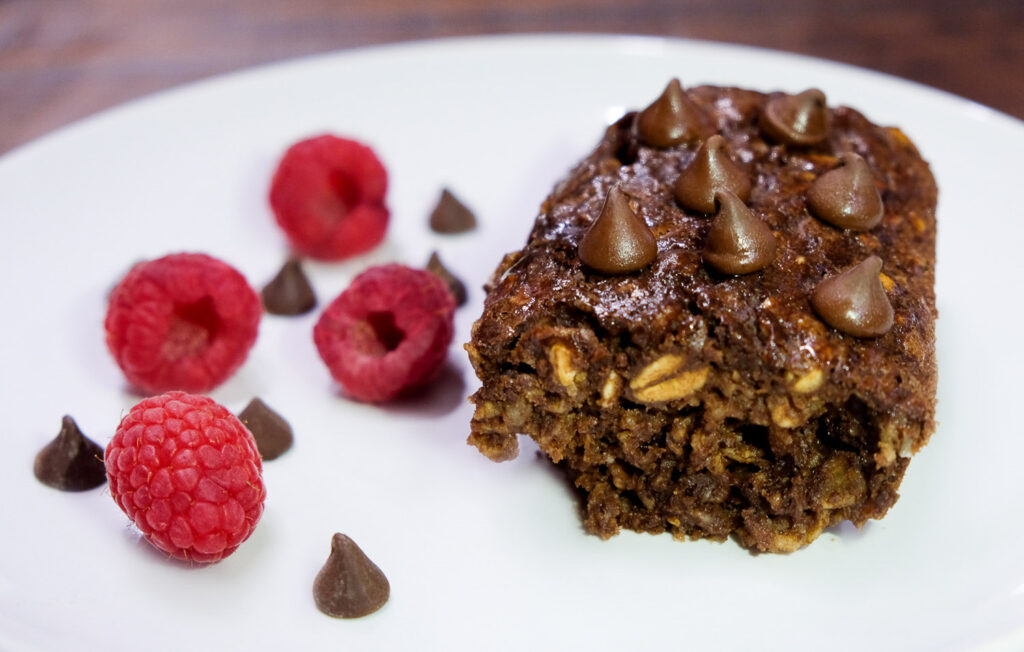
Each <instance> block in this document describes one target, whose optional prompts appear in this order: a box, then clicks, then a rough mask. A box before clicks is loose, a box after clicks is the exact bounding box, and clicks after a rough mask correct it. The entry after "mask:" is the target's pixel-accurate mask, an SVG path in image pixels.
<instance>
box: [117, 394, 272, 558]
mask: <svg viewBox="0 0 1024 652" xmlns="http://www.w3.org/2000/svg"><path fill="white" fill-rule="evenodd" d="M103 462H104V465H105V466H106V469H107V480H108V481H109V482H110V494H111V495H112V496H113V497H114V501H115V502H117V504H118V506H120V507H121V509H122V510H123V511H124V513H125V514H127V515H128V518H130V519H131V520H132V522H133V523H135V526H136V527H137V528H138V529H139V531H140V532H142V535H143V536H144V537H145V538H146V540H148V541H149V542H150V543H151V544H153V545H154V546H156V547H157V548H159V549H160V550H162V551H164V552H166V553H167V554H169V555H171V556H172V557H177V558H178V559H185V560H189V561H197V562H215V561H220V560H221V559H223V558H224V557H227V556H228V555H230V554H231V553H232V552H234V551H235V549H236V548H238V545H239V544H240V543H242V542H243V541H245V540H246V539H248V538H249V535H250V534H252V531H253V529H254V528H255V527H256V523H257V522H258V521H259V520H260V515H261V514H262V513H263V501H264V498H265V497H266V490H265V489H264V488H263V476H262V473H263V467H262V464H261V462H260V456H259V453H257V451H256V442H255V440H254V439H253V436H252V435H251V434H250V433H249V431H248V430H246V429H245V426H243V425H242V423H241V422H240V421H239V420H238V419H237V418H236V417H235V416H234V415H233V414H231V413H230V412H228V411H227V410H226V409H224V407H222V406H221V405H218V404H217V403H214V402H213V401H212V400H210V399H208V398H206V397H205V396H196V395H194V394H186V393H184V392H168V393H167V394H163V395H161V396H154V397H152V398H147V399H145V400H144V401H142V402H141V403H139V404H138V405H136V406H135V407H133V408H132V409H131V410H130V411H129V412H128V414H127V415H126V416H125V417H124V419H123V420H122V421H121V425H120V426H118V428H117V432H116V433H114V438H113V439H111V440H110V443H109V444H108V445H107V450H106V454H105V455H104V459H103Z"/></svg>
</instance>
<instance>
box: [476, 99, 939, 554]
mask: <svg viewBox="0 0 1024 652" xmlns="http://www.w3.org/2000/svg"><path fill="white" fill-rule="evenodd" d="M935 206H936V187H935V182H934V179H933V177H932V175H931V173H930V171H929V168H928V165H927V164H926V163H925V162H924V161H923V160H922V158H921V156H920V155H919V154H918V152H917V150H916V148H915V146H914V145H913V144H912V143H911V141H910V140H909V139H908V138H907V137H906V136H905V135H904V134H903V133H902V132H901V131H900V130H898V129H895V128H888V127H879V126H876V125H874V124H872V123H871V122H869V121H868V120H867V119H866V118H865V117H864V116H863V115H861V114H860V113H858V112H857V111H856V110H853V109H850V108H846V107H837V108H829V107H828V106H827V104H826V102H825V98H824V95H823V94H822V93H821V92H820V91H817V90H813V89H812V90H809V91H806V92H804V93H800V94H799V95H786V94H783V93H770V94H766V93H760V92H755V91H749V90H742V89H736V88H719V87H710V86H703V87H697V88H692V89H689V90H686V91H684V90H683V89H682V87H681V86H680V85H679V84H678V82H677V81H676V80H673V81H672V82H671V83H670V84H669V85H668V87H667V88H666V90H665V93H664V94H663V95H662V96H661V97H660V98H658V100H656V101H655V102H654V103H653V104H651V106H649V107H647V108H646V109H644V110H643V111H641V112H639V113H630V114H627V115H626V116H624V117H623V118H622V119H621V120H619V121H618V122H617V123H615V124H614V125H612V126H611V127H610V128H608V130H607V132H606V133H605V135H604V138H603V139H602V140H601V142H600V143H599V144H598V146H597V148H596V149H595V150H594V151H593V153H591V154H590V155H589V156H587V157H586V158H585V159H584V160H583V161H582V162H581V163H580V164H579V165H578V166H577V167H576V168H575V169H574V170H573V171H572V172H571V173H570V174H569V176H568V177H567V178H566V179H564V180H563V181H561V182H560V183H559V184H558V185H557V187H556V188H555V189H554V191H553V192H552V194H551V195H550V196H549V197H548V198H547V199H546V201H545V202H544V203H543V205H542V207H541V210H540V214H539V216H538V217H537V219H536V223H535V226H534V228H533V231H532V232H531V234H530V236H529V239H528V242H527V244H526V246H525V247H524V248H523V249H521V250H519V251H516V252H514V253H510V254H508V255H507V256H505V258H504V259H503V260H502V261H501V263H500V264H499V266H498V268H497V270H496V271H495V272H494V275H493V276H492V278H491V280H490V281H489V283H488V285H487V291H488V294H487V298H486V301H485V304H484V311H483V314H482V316H481V317H480V319H479V320H478V321H477V322H476V324H475V325H474V327H473V333H472V340H471V342H470V343H469V344H467V345H466V349H467V351H468V353H469V356H470V359H471V361H472V363H473V366H474V368H475V370H476V373H477V375H478V376H479V378H480V381H481V387H480V388H479V390H478V391H477V392H476V393H475V394H474V395H473V396H472V397H471V400H472V402H473V403H474V404H475V406H476V410H475V414H474V416H473V421H472V426H471V428H472V433H471V435H470V438H469V441H470V443H472V444H473V445H475V446H476V447H477V448H478V449H479V450H480V451H481V452H482V453H483V454H485V455H487V456H488V457H490V458H491V459H494V460H496V461H500V460H507V459H511V458H513V457H515V456H516V455H517V453H518V439H517V437H518V435H520V434H523V435H528V436H530V437H531V438H533V439H534V440H536V442H537V443H538V445H539V447H540V449H541V450H542V451H543V452H544V453H545V454H546V455H547V456H549V457H550V459H551V460H552V461H553V462H554V463H556V464H557V465H559V467H560V468H562V469H564V471H565V472H566V473H567V474H568V475H569V477H570V478H571V480H572V482H573V483H574V485H575V487H576V488H577V489H578V491H579V493H580V496H581V505H582V513H583V519H584V524H585V526H586V528H587V530H588V531H590V532H592V533H594V534H597V535H599V536H601V537H609V536H612V535H614V534H616V533H617V532H618V531H619V530H620V529H621V528H628V529H631V530H637V531H644V532H652V533H657V532H663V531H670V532H671V533H672V534H673V535H674V536H676V537H677V538H710V539H716V540H721V539H725V538H727V537H730V536H731V537H734V538H735V539H736V540H737V541H738V542H739V543H740V544H741V545H743V546H745V547H748V548H751V549H756V550H759V551H770V552H788V551H793V550H796V549H798V548H800V547H802V546H804V545H806V544H807V543H809V542H810V541H812V540H814V539H815V538H816V537H817V536H818V535H819V534H821V532H822V531H823V530H824V529H825V528H828V527H830V526H832V525H834V524H836V523H838V522H840V521H843V520H850V521H853V522H854V523H856V524H858V525H860V524H863V523H864V522H865V521H867V520H868V519H877V518H881V517H882V516H884V515H885V513H886V511H887V510H888V509H889V508H890V507H891V506H892V505H893V503H894V502H895V501H896V499H897V497H898V494H897V489H898V487H899V484H900V481H901V479H902V477H903V474H904V472H905V470H906V468H907V464H908V461H909V458H910V455H911V454H912V453H913V452H915V451H916V450H918V449H919V448H920V447H921V446H922V445H924V444H925V442H926V441H927V440H928V438H929V436H930V435H931V433H932V431H933V430H934V409H935V389H936V366H935V348H934V322H935V317H936V311H935V296H934V291H933V286H934V268H935Z"/></svg>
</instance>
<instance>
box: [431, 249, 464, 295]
mask: <svg viewBox="0 0 1024 652" xmlns="http://www.w3.org/2000/svg"><path fill="white" fill-rule="evenodd" d="M427 271H429V272H433V273H434V275H435V276H437V277H438V278H439V279H441V280H442V281H444V282H445V285H447V286H448V290H449V291H451V293H452V296H453V297H455V305H457V306H461V305H463V304H465V303H466V285H465V284H464V283H463V282H462V281H461V280H459V278H458V277H457V276H455V275H454V274H452V273H451V270H449V269H448V268H447V267H445V266H444V264H443V263H442V262H441V258H440V257H439V256H438V255H437V252H436V251H435V252H433V253H432V254H430V260H428V261H427Z"/></svg>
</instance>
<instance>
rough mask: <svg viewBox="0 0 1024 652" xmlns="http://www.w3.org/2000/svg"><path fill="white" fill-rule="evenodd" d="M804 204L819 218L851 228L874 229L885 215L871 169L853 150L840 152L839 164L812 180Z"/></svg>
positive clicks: (860, 229)
mask: <svg viewBox="0 0 1024 652" xmlns="http://www.w3.org/2000/svg"><path fill="white" fill-rule="evenodd" d="M807 207H808V208H809V209H810V211H811V213H812V214H813V215H814V216H815V217H817V218H818V219H819V220H822V221H823V222H828V223H829V224H831V225H833V226H838V227H839V228H841V229H852V230H854V231H867V230H869V229H873V228H874V227H876V226H878V225H879V223H881V221H882V216H883V215H884V214H885V205H884V204H883V203H882V196H881V195H880V194H879V193H878V187H877V186H875V176H874V175H873V174H872V173H871V168H869V167H868V164H867V162H866V161H865V160H864V159H863V158H861V157H860V156H859V155H857V154H854V153H853V152H848V153H846V154H843V157H842V165H841V166H840V167H837V168H834V169H832V170H829V171H828V172H826V173H825V174H823V175H821V176H820V177H818V178H817V179H815V180H814V183H812V184H811V187H810V188H808V190H807Z"/></svg>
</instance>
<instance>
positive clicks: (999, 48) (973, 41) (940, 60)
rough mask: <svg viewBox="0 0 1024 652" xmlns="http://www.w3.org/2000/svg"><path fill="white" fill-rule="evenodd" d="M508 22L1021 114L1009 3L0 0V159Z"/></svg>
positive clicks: (1015, 17)
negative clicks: (643, 37) (855, 72)
mask: <svg viewBox="0 0 1024 652" xmlns="http://www.w3.org/2000/svg"><path fill="white" fill-rule="evenodd" d="M515 32H602V33H629V34H654V35H662V36H676V37H687V38H697V39H707V40H714V41H725V42H732V43H743V44H749V45H756V46H762V47H768V48H773V49H779V50H788V51H791V52H799V53H803V54H810V55H814V56H818V57H823V58H826V59H831V60H835V61H843V62H847V63H852V64H855V65H858V66H863V67H866V68H871V69H875V70H880V71H883V72H887V73H891V74H894V75H898V76H900V77H905V78H908V79H913V80H916V81H919V82H923V83H925V84H929V85H931V86H936V87H938V88H942V89H945V90H948V91H951V92H953V93H956V94H958V95H962V96H965V97H968V98H970V99H973V100H976V101H978V102H981V103H983V104H986V105H989V106H992V107H994V108H996V109H1000V110H1002V111H1004V112H1006V113H1009V114H1010V115H1013V116H1016V117H1017V118H1024V0H902V1H889V0H863V1H860V2H857V1H853V0H774V1H771V0H679V1H674V0H636V1H633V2H630V1H628V0H618V1H612V0H553V1H550V2H549V1H545V0H520V1H519V2H498V1H497V0H421V1H419V2H417V1H416V0H262V1H260V2H242V1H241V0H0V118H2V119H0V153H2V152H5V151H7V150H10V149H11V148H13V147H15V146H17V145H19V144H22V143H25V142H28V141H29V140H31V139H33V138H35V137H37V136H40V135H42V134H44V133H46V132H48V131H50V130H52V129H54V128H56V127H59V126H61V125H63V124H66V123H68V122H71V121H73V120H76V119H78V118H81V117H84V116H87V115H89V114H91V113H94V112H96V111H99V110H101V109H104V108H107V107H110V106H113V105H115V104H119V103H121V102H124V101H125V100H129V99H132V98H135V97H139V96H142V95H145V94H147V93H151V92H153V91H157V90H160V89H163V88H168V87H171V86H175V85H178V84H181V83H183V82H187V81H191V80H194V79H199V78H203V77H208V76H210V75H214V74H218V73H224V72H229V71H233V70H238V69H241V68H245V67H248V66H251V65H254V64H259V63H265V62H270V61H277V60H282V59H287V58H291V57H296V56H301V55H308V54H313V53H318V52H327V51H332V50H339V49H344V48H352V47H357V46H364V45H370V44H376V43H391V42H397V41H408V40H414V39H424V38H437V37H445V36H461V35H475V34H504V33H515Z"/></svg>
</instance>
